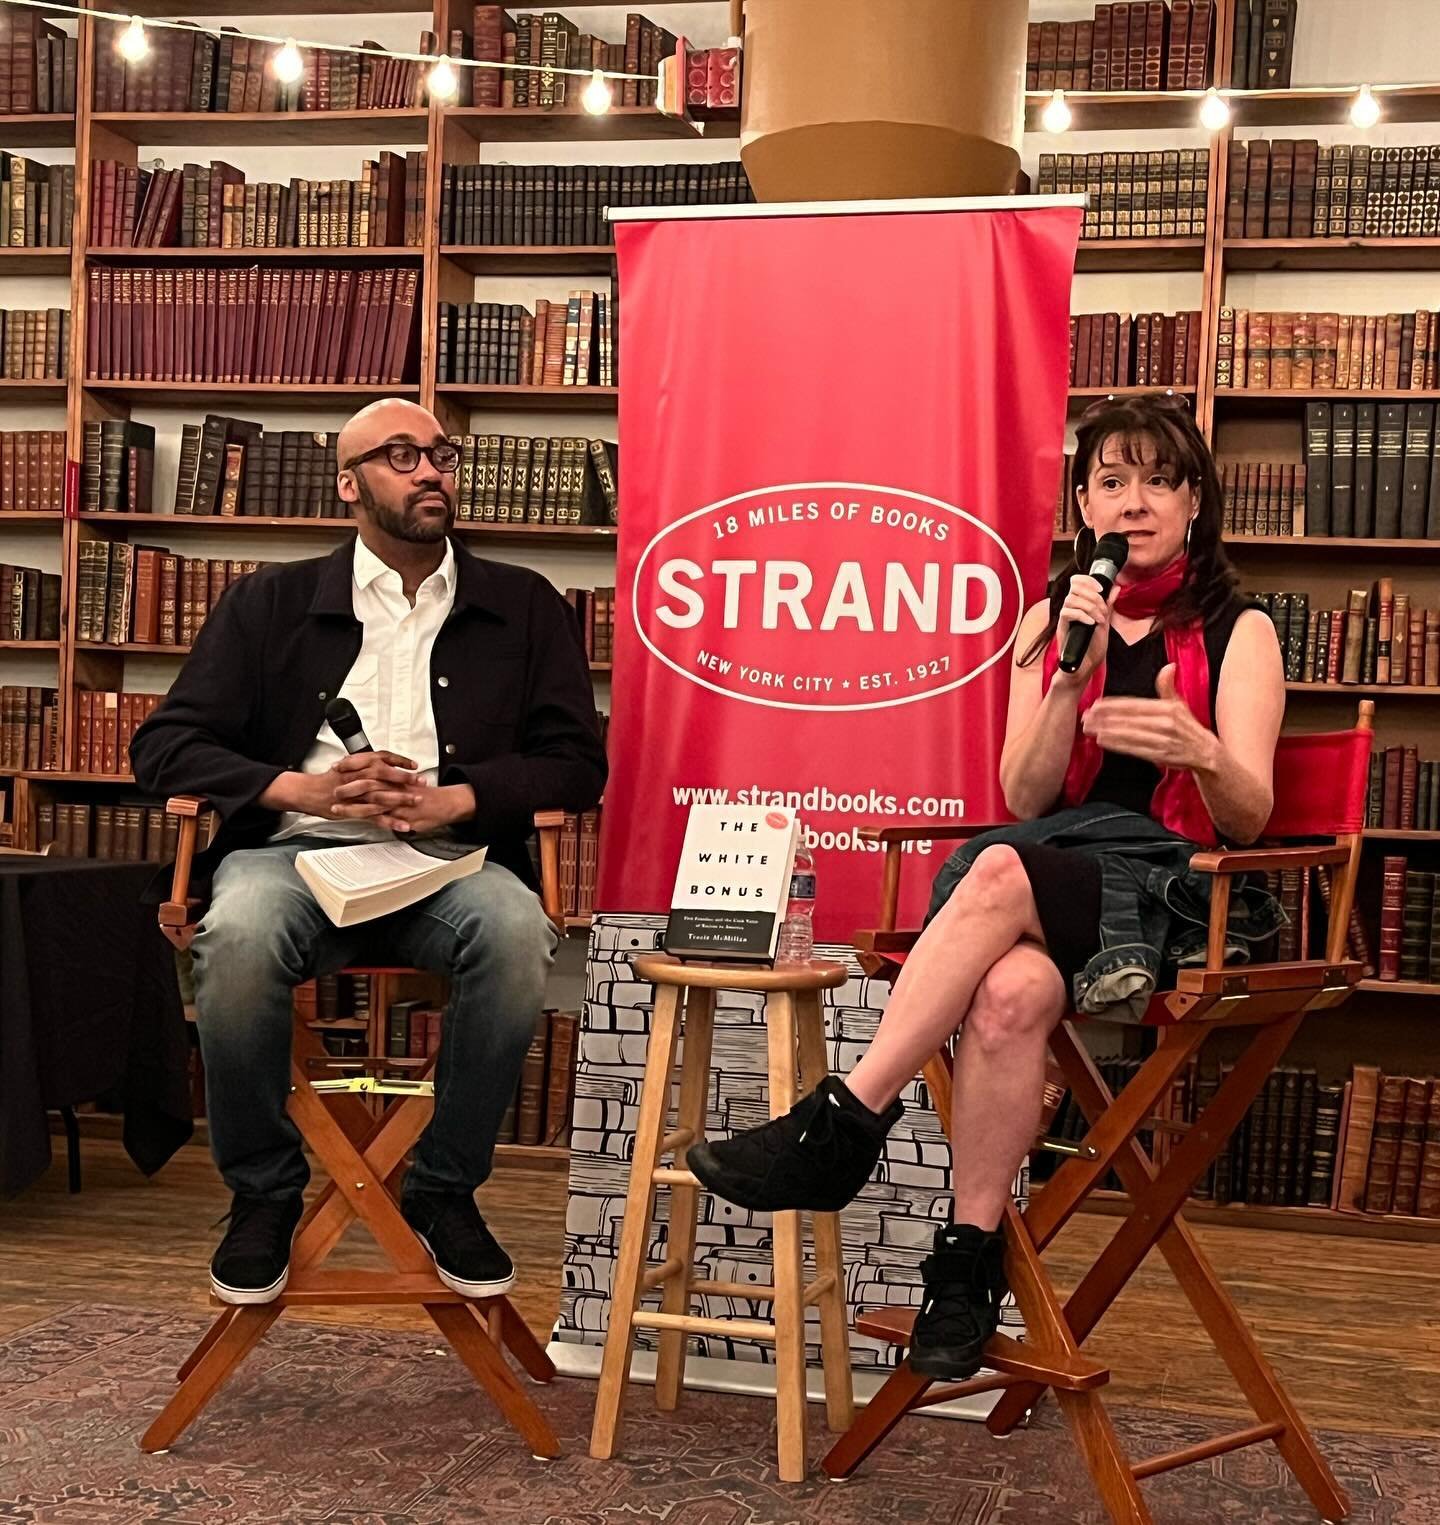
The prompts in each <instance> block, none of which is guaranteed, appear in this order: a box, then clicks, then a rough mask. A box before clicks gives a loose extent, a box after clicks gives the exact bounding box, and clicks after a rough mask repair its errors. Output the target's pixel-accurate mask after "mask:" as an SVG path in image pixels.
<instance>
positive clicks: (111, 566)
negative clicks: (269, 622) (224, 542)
mask: <svg viewBox="0 0 1440 1525" xmlns="http://www.w3.org/2000/svg"><path fill="white" fill-rule="evenodd" d="M263 564H264V563H262V562H258V561H231V560H226V559H225V558H223V557H216V558H213V559H211V558H208V557H204V556H177V555H175V554H173V553H172V552H170V551H165V550H161V549H159V548H157V547H155V546H148V545H130V544H127V543H125V542H123V541H113V542H112V541H109V540H82V541H81V542H80V546H79V576H78V589H77V592H76V610H77V617H76V628H75V636H76V639H77V640H80V641H99V642H104V643H105V644H106V645H110V646H118V645H122V644H124V643H126V642H132V641H133V642H138V643H141V644H144V645H147V646H181V647H184V646H189V645H191V644H192V643H193V641H194V640H195V637H196V636H197V635H198V634H199V632H200V627H201V626H202V625H203V624H204V623H205V620H206V618H207V617H208V616H209V613H210V611H211V609H213V608H214V606H215V605H216V604H217V603H218V602H219V600H220V595H221V594H222V593H224V591H225V589H226V588H228V587H229V586H230V584H231V583H232V582H238V581H239V580H240V578H242V577H245V576H247V575H248V574H249V573H251V572H254V571H256V570H258V568H259V567H261V566H262V565H263Z"/></svg>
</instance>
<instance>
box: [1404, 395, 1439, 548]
mask: <svg viewBox="0 0 1440 1525" xmlns="http://www.w3.org/2000/svg"><path fill="white" fill-rule="evenodd" d="M1434 436H1435V404H1434V403H1433V402H1412V403H1407V404H1406V405H1405V454H1404V464H1403V467H1402V474H1401V487H1400V536H1401V538H1402V539H1405V540H1422V539H1424V537H1425V521H1426V511H1427V505H1428V501H1429V495H1430V461H1431V455H1432V453H1433V448H1434Z"/></svg>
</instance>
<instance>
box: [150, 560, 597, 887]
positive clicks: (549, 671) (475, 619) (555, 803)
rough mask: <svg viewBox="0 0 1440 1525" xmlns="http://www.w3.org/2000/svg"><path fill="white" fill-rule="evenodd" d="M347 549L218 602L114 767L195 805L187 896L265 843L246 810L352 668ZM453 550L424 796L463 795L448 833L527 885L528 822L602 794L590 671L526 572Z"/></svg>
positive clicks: (305, 742)
mask: <svg viewBox="0 0 1440 1525" xmlns="http://www.w3.org/2000/svg"><path fill="white" fill-rule="evenodd" d="M354 546H355V542H354V541H353V540H347V541H346V542H345V544H344V545H342V546H341V547H340V548H339V549H338V550H337V551H334V552H333V553H332V554H331V555H329V556H323V557H317V558H315V559H313V560H309V561H292V562H287V563H283V564H279V565H273V566H268V567H262V568H261V569H260V570H259V571H258V572H255V573H253V574H252V575H251V576H249V577H246V578H244V579H243V580H242V581H240V582H238V583H236V584H235V585H234V586H233V587H232V588H230V589H229V590H228V591H227V592H226V594H225V596H224V597H223V598H222V599H221V600H220V601H219V603H218V604H217V605H216V606H215V608H214V610H213V611H212V612H211V614H210V615H209V617H208V618H207V619H206V621H205V624H204V625H203V627H202V628H201V631H200V634H199V636H198V637H197V639H196V641H195V646H194V650H193V651H192V652H191V654H190V658H189V660H188V661H187V662H186V663H185V665H184V667H183V668H182V669H181V671H180V676H179V677H178V678H177V679H176V680H175V684H174V686H173V687H172V688H171V690H170V692H169V693H168V694H167V695H166V697H165V700H164V702H163V703H162V704H161V705H160V707H159V708H158V709H157V710H156V711H155V713H154V714H153V715H151V716H150V718H149V719H148V720H147V721H146V722H145V723H144V725H142V726H141V727H140V729H139V730H138V731H137V732H136V733H135V738H134V740H133V741H132V742H131V744H130V761H131V765H132V767H133V769H134V772H135V778H136V782H137V783H138V784H139V786H140V787H141V788H142V789H143V790H144V791H145V792H146V793H147V794H150V795H154V796H156V797H158V798H165V797H166V796H168V795H172V794H198V795H202V796H203V797H204V798H206V799H207V800H209V802H210V803H211V804H212V805H213V806H214V807H215V809H216V810H217V811H218V812H219V815H220V819H221V827H220V830H219V832H218V833H217V835H216V838H215V841H214V842H213V843H212V844H211V846H210V847H209V848H208V849H207V851H206V852H204V853H203V854H201V855H200V856H199V857H198V858H197V860H196V871H195V890H194V893H198V894H202V895H203V894H204V893H205V889H206V886H207V884H208V880H209V877H210V875H211V873H213V871H214V867H215V865H216V864H217V863H218V862H219V861H220V859H221V858H222V857H224V855H225V854H226V853H228V852H232V851H234V850H235V849H236V848H238V847H255V846H258V845H259V844H260V843H262V842H264V841H266V840H267V839H268V838H269V837H270V836H271V835H272V833H273V832H274V831H275V830H276V827H277V823H278V821H279V816H278V815H277V814H276V813H275V812H274V811H269V810H263V809H261V808H260V807H259V806H258V805H257V804H256V803H255V801H256V799H257V798H258V797H259V795H261V794H262V793H264V791H265V790H266V789H267V788H268V787H269V786H270V784H271V783H272V782H273V780H274V779H275V778H276V777H277V776H278V775H279V774H281V773H283V772H286V771H287V770H298V769H299V768H300V766H301V765H302V763H303V761H304V758H305V754H306V753H307V752H308V751H309V750H310V745H311V743H312V742H313V741H314V740H315V738H316V736H317V735H318V734H319V731H320V727H321V725H322V723H323V721H324V719H325V704H326V701H327V700H328V699H330V698H332V697H333V696H334V695H335V694H336V693H338V692H339V690H340V688H341V685H342V684H343V683H344V682H345V678H346V675H347V674H348V673H349V671H350V668H351V666H352V665H353V664H354V662H355V659H356V657H357V656H358V655H359V654H360V640H361V635H362V630H361V625H360V621H359V620H357V619H356V618H355V611H354V607H353V603H352V584H351V578H352V569H353V558H354ZM454 546H455V571H456V583H455V603H454V607H453V608H452V609H451V611H450V614H449V617H448V618H447V619H446V621H445V624H444V625H443V627H442V628H441V630H440V633H439V635H437V636H436V638H435V646H434V650H433V652H432V654H431V658H430V689H431V701H432V704H433V707H434V714H435V730H436V734H437V736H438V739H439V743H440V782H441V783H442V784H456V783H467V784H469V785H470V786H471V787H472V788H473V789H474V791H475V816H474V818H473V819H472V820H469V821H465V822H462V823H461V824H459V825H458V826H457V827H456V828H455V830H456V834H457V835H459V836H461V837H463V838H465V839H466V840H469V841H474V842H483V843H485V844H487V845H488V847H489V849H490V857H491V858H492V859H493V860H494V861H495V862H498V863H502V864H504V865H505V867H507V868H509V869H512V870H513V871H514V872H516V873H518V874H520V875H521V877H522V878H524V879H525V880H526V882H527V883H530V884H532V885H533V884H534V882H535V880H534V873H533V870H532V867H531V862H530V854H529V850H528V846H527V843H528V839H529V837H530V835H531V830H532V817H533V816H534V813H535V812H536V811H537V810H558V809H564V810H572V811H579V810H588V809H590V808H592V807H593V806H594V804H595V803H596V801H597V800H598V799H599V798H600V791H601V789H602V787H603V786H604V783H605V774H606V767H605V750H604V747H603V746H602V745H601V742H600V737H599V729H598V726H597V724H596V718H595V697H594V692H593V690H592V688H591V684H590V673H589V669H588V667H587V664H586V661H585V653H584V649H583V648H582V646H581V642H580V635H579V627H578V626H577V624H576V621H575V616H574V614H573V613H572V612H571V610H570V608H569V606H568V605H567V604H566V603H565V600H564V599H563V598H561V596H560V595H559V594H558V593H557V592H556V591H555V589H554V588H553V587H551V585H550V584H549V583H548V582H547V581H546V580H545V579H544V578H543V577H541V576H540V575H539V573H537V572H532V571H530V570H529V569H528V568H525V567H516V566H510V565H508V564H506V563H504V562H497V561H482V560H481V559H480V558H479V557H476V556H472V555H470V553H469V552H468V551H466V550H465V549H464V547H463V546H461V545H460V544H459V543H458V542H454Z"/></svg>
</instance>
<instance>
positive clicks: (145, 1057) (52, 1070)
mask: <svg viewBox="0 0 1440 1525" xmlns="http://www.w3.org/2000/svg"><path fill="white" fill-rule="evenodd" d="M154 874H155V867H154V865H153V864H143V863H93V862H86V861H83V860H78V859H52V858H21V857H8V856H0V1193H4V1194H6V1195H9V1194H12V1193H14V1192H17V1191H20V1190H22V1189H23V1188H24V1187H26V1186H28V1185H29V1184H30V1182H32V1181H33V1180H35V1178H36V1177H37V1176H39V1175H41V1174H42V1173H43V1172H44V1170H45V1169H46V1167H47V1166H48V1165H49V1163H50V1130H49V1124H48V1120H47V1118H46V1116H45V1109H46V1108H47V1107H61V1106H72V1105H74V1104H75V1103H76V1102H82V1101H94V1100H97V1099H99V1098H101V1097H104V1096H113V1097H114V1098H115V1101H116V1103H117V1104H118V1106H119V1108H120V1110H121V1111H122V1112H123V1114H124V1134H123V1137H124V1140H125V1148H126V1150H127V1152H128V1153H129V1155H130V1157H131V1159H133V1160H134V1161H135V1163H136V1164H137V1165H138V1166H139V1167H140V1169H141V1170H143V1171H144V1172H145V1174H146V1175H150V1174H152V1173H153V1172H154V1171H156V1170H158V1169H159V1168H160V1167H161V1166H162V1165H163V1164H164V1163H165V1161H166V1160H168V1159H169V1158H170V1156H171V1155H172V1154H174V1152H175V1151H176V1150H177V1149H178V1148H179V1147H180V1145H181V1144H183V1143H184V1142H185V1141H186V1140H187V1139H188V1138H189V1137H190V1135H191V1133H192V1132H193V1131H194V1125H193V1123H192V1121H191V1113H190V1090H189V1085H188V1082H187V1079H186V1050H187V1043H188V1040H187V1037H186V1033H185V1011H184V1007H183V1006H182V1004H181V1000H180V989H179V985H178V983H177V981H176V975H175V960H174V952H173V950H172V948H171V947H170V944H169V943H168V942H166V940H165V939H164V937H162V936H161V934H160V930H159V928H158V927H157V926H156V924H155V907H154V905H153V904H149V905H145V904H142V903H141V895H142V893H143V892H144V890H145V888H146V886H147V885H148V884H149V882H150V881H151V879H153V878H154Z"/></svg>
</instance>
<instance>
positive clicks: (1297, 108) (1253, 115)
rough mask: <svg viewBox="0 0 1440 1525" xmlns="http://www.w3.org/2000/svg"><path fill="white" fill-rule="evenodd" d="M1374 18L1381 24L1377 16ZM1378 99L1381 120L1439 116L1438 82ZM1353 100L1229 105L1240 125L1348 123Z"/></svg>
mask: <svg viewBox="0 0 1440 1525" xmlns="http://www.w3.org/2000/svg"><path fill="white" fill-rule="evenodd" d="M1371 21H1372V24H1374V25H1378V24H1379V23H1378V18H1374V17H1372V18H1371ZM1362 24H1363V23H1362ZM1067 99H1069V97H1067ZM1375 99H1376V100H1377V101H1378V102H1379V103H1380V120H1381V122H1382V123H1389V122H1433V121H1435V120H1436V118H1437V117H1440V88H1437V87H1435V86H1431V85H1414V86H1410V87H1408V88H1406V89H1403V90H1383V91H1377V92H1376V95H1375ZM1354 103H1355V92H1354V91H1353V90H1331V89H1323V90H1266V91H1264V92H1263V93H1262V94H1260V95H1252V96H1247V97H1244V98H1242V99H1239V100H1232V101H1231V102H1230V109H1231V112H1232V113H1233V119H1234V121H1235V124H1236V125H1237V126H1239V127H1311V126H1313V127H1322V126H1327V125H1329V124H1331V123H1334V124H1337V125H1343V126H1348V125H1349V121H1350V108H1351V106H1352V105H1354ZM1192 120H1193V119H1192Z"/></svg>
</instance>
